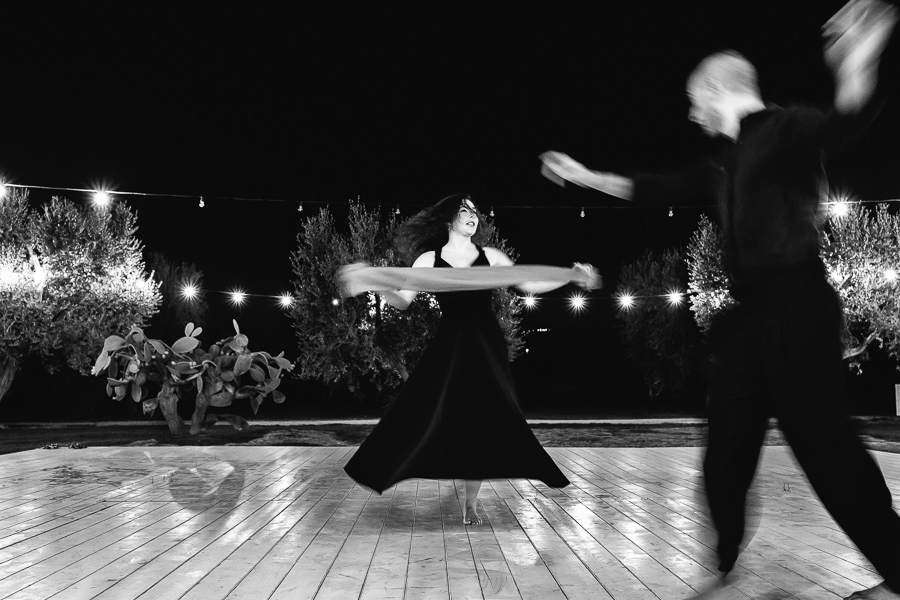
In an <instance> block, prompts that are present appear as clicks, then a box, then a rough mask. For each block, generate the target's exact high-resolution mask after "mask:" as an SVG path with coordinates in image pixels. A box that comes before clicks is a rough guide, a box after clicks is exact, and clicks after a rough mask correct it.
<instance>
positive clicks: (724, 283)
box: [685, 214, 735, 332]
mask: <svg viewBox="0 0 900 600" xmlns="http://www.w3.org/2000/svg"><path fill="white" fill-rule="evenodd" d="M724 244H725V240H724V238H723V236H722V231H721V230H720V229H719V228H718V227H717V226H716V225H715V223H713V222H712V221H710V220H709V219H708V218H707V216H706V215H704V214H701V215H700V223H699V224H698V225H697V229H696V231H694V234H693V235H692V236H691V241H690V243H689V244H688V246H687V249H686V251H685V253H686V256H685V260H686V262H687V269H688V294H689V297H690V303H691V311H693V313H694V319H696V321H697V325H698V326H699V327H700V329H701V330H702V331H704V332H706V331H709V323H710V320H711V319H712V316H713V315H714V314H715V313H717V312H719V311H720V310H722V309H723V308H726V307H728V306H730V305H732V304H734V302H735V301H734V298H732V297H731V294H730V293H729V292H728V276H727V275H726V274H725V263H724V259H723V255H722V248H723V247H724Z"/></svg>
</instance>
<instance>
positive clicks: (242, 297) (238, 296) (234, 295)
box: [230, 289, 247, 306]
mask: <svg viewBox="0 0 900 600" xmlns="http://www.w3.org/2000/svg"><path fill="white" fill-rule="evenodd" d="M230 293H231V303H232V304H234V305H235V306H241V305H242V304H244V302H246V301H247V294H246V292H244V290H240V289H237V290H232V291H231V292H230Z"/></svg>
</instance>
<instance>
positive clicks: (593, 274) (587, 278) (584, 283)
mask: <svg viewBox="0 0 900 600" xmlns="http://www.w3.org/2000/svg"><path fill="white" fill-rule="evenodd" d="M572 269H573V270H574V271H575V273H576V275H577V276H578V279H576V280H575V281H574V283H575V285H577V286H578V287H580V288H584V289H586V290H598V289H600V288H602V287H603V277H601V275H600V271H598V270H597V269H595V268H594V267H593V266H592V265H590V264H588V263H578V262H577V263H575V264H574V265H572Z"/></svg>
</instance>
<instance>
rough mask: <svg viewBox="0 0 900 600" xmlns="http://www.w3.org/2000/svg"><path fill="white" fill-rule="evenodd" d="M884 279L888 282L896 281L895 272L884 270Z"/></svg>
mask: <svg viewBox="0 0 900 600" xmlns="http://www.w3.org/2000/svg"><path fill="white" fill-rule="evenodd" d="M884 278H885V279H887V280H888V281H897V271H896V270H894V269H885V270H884Z"/></svg>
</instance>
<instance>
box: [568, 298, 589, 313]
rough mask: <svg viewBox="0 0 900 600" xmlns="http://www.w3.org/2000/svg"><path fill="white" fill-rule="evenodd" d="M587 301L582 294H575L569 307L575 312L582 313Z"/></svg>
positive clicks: (570, 299)
mask: <svg viewBox="0 0 900 600" xmlns="http://www.w3.org/2000/svg"><path fill="white" fill-rule="evenodd" d="M586 302H587V300H585V297H584V296H582V295H581V294H574V295H573V296H571V297H570V298H569V307H570V308H571V309H572V311H573V312H576V313H580V312H581V311H583V310H584V308H585V304H586Z"/></svg>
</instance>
